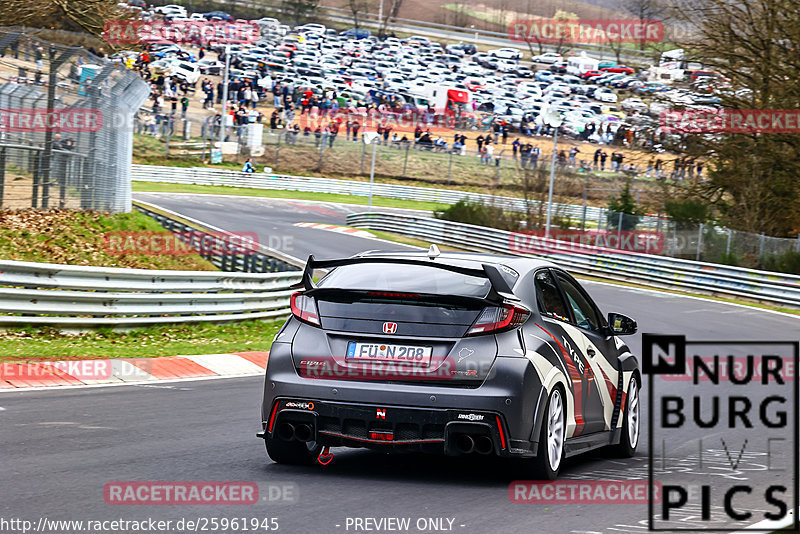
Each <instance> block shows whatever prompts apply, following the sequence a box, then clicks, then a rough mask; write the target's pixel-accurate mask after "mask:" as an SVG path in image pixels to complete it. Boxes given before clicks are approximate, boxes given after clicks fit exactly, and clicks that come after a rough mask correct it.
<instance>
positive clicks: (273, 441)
mask: <svg viewBox="0 0 800 534" xmlns="http://www.w3.org/2000/svg"><path fill="white" fill-rule="evenodd" d="M264 443H265V445H266V446H267V455H269V457H270V458H272V461H274V462H275V463H278V464H288V465H312V464H313V463H314V461H316V459H317V457H318V456H319V452H320V450H321V449H322V446H321V445H317V444H316V442H314V441H310V442H308V443H304V442H302V441H297V440H294V441H285V440H282V439H280V438H278V437H275V438H271V437H269V436H267V438H266V439H265V440H264Z"/></svg>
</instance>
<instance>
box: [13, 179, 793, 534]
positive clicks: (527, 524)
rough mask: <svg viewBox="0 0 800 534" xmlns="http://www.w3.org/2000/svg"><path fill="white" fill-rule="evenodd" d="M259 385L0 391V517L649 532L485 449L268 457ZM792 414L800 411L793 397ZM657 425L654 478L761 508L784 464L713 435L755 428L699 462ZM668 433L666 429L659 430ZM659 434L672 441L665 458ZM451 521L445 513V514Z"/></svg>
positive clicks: (245, 206) (219, 204) (618, 304)
mask: <svg viewBox="0 0 800 534" xmlns="http://www.w3.org/2000/svg"><path fill="white" fill-rule="evenodd" d="M134 197H135V198H136V199H138V200H143V201H147V202H151V203H154V204H157V205H159V206H161V207H163V208H167V209H170V210H173V211H176V212H179V213H181V214H183V215H185V216H188V217H193V218H196V219H199V220H202V221H205V222H209V223H211V224H213V225H215V226H217V227H220V228H223V229H225V230H228V231H234V232H235V231H249V232H253V231H255V232H257V233H258V235H259V238H260V239H261V242H262V243H263V244H267V245H270V246H272V245H274V244H275V243H276V242H275V239H278V240H285V239H288V243H290V246H289V247H285V248H284V250H283V251H284V252H286V253H288V254H291V255H293V256H296V257H299V258H303V259H304V258H305V257H306V256H307V254H309V253H314V254H315V256H316V257H318V258H332V257H341V256H346V255H350V254H352V253H355V252H359V251H362V250H369V249H397V248H398V247H400V245H395V244H390V243H386V242H382V241H379V240H365V239H363V238H360V237H354V236H350V235H343V234H338V233H334V232H330V231H325V230H320V229H316V228H302V227H297V226H294V223H297V222H322V223H329V224H344V223H345V218H346V215H347V214H348V213H350V212H352V211H364V210H365V209H366V207H363V206H354V205H336V204H330V203H311V202H308V201H286V200H278V199H261V198H252V197H235V198H233V197H220V196H217V197H211V196H204V195H178V194H163V193H158V194H155V193H153V194H151V193H135V194H134ZM384 210H385V208H381V211H384ZM270 236H276V237H272V240H273V242H272V243H269V242H268V241H269V240H270ZM276 248H277V247H276ZM585 285H586V287H587V289H588V290H589V291H590V292H591V294H592V295H593V296H594V297H595V299H596V300H597V302H598V304H599V305H600V307H601V309H603V311H605V312H608V311H619V312H622V313H625V314H627V315H630V316H632V317H634V318H636V319H637V320H638V322H639V331H640V332H657V333H667V334H684V335H686V337H687V339H690V340H725V341H730V340H755V341H759V340H785V339H792V338H794V339H796V338H797V332H798V326H799V325H800V321H798V319H797V318H795V317H790V316H788V315H784V314H779V313H772V312H768V311H764V310H759V309H756V308H750V307H744V306H737V305H732V304H727V303H721V302H715V301H710V300H706V299H700V298H691V297H684V296H679V295H673V294H667V293H659V292H655V291H643V290H639V289H633V288H624V287H617V286H612V285H608V284H601V283H595V282H585ZM626 341H628V344H629V345H630V347H631V349H632V350H633V351H634V352H635V353H637V354H638V353H639V352H640V349H641V335H640V334H637V335H635V336H631V337H629V338H627V339H626ZM262 387H263V379H261V378H253V377H248V378H231V379H220V380H209V381H202V380H201V381H193V382H185V383H181V382H177V383H172V384H163V385H159V384H143V385H131V386H119V387H111V388H93V389H73V390H68V391H27V392H13V393H3V394H0V408H3V410H1V411H0V428H2V432H0V451H1V452H0V457H2V460H3V461H2V467H0V487H2V488H3V496H2V498H1V499H0V518H6V519H8V518H23V519H28V520H33V521H36V520H37V519H38V518H39V517H42V516H44V517H48V518H50V519H78V520H80V519H83V520H87V519H115V518H125V519H136V520H141V519H146V518H148V517H153V518H160V519H172V520H178V519H181V518H192V519H197V518H203V517H205V518H210V517H217V518H222V517H227V518H234V517H240V518H265V517H276V518H278V520H279V525H280V529H279V531H280V532H290V533H306V532H308V533H328V532H354V531H356V530H354V528H353V526H352V524H350V526H349V528H348V524H349V523H348V522H347V518H356V517H357V518H364V517H374V518H381V517H408V518H410V519H411V525H412V528H411V529H410V530H408V531H409V532H434V531H436V530H434V529H432V528H424V529H419V530H418V529H417V528H416V521H417V520H418V519H421V518H448V519H452V520H453V523H452V527H450V528H451V531H456V532H459V531H460V532H469V533H470V534H471V533H484V532H487V533H494V532H498V533H499V532H525V533H575V534H578V533H590V532H591V533H612V532H646V531H647V506H646V505H644V504H616V503H614V504H570V503H556V504H529V503H525V504H518V503H512V502H511V501H510V499H509V491H508V490H509V482H511V481H513V480H515V479H516V478H518V474H517V473H518V471H517V469H516V465H515V464H513V463H511V462H507V461H503V460H500V459H494V458H491V457H482V456H471V457H469V458H450V457H438V456H424V455H384V454H379V453H374V452H369V451H364V450H352V449H336V450H335V451H334V453H335V454H334V457H335V460H334V462H333V463H332V464H331V465H329V466H327V467H324V468H323V467H320V466H314V467H303V468H298V467H288V466H281V465H277V464H274V463H273V462H271V461H270V460H269V459H268V458H267V456H266V454H265V451H264V445H263V442H262V441H261V440H259V439H257V438H256V437H255V432H256V431H257V430H259V429H260V415H259V409H260V401H261V393H262ZM696 388H697V386H695V385H693V384H692V383H691V382H669V383H667V382H660V383H659V384H658V387H657V388H656V389H659V390H660V392H664V391H668V392H669V393H671V394H674V395H676V396H682V397H685V398H687V399H688V398H690V397H691V396H692V395H693V394H694V393H696ZM646 390H647V388H645V390H644V391H643V397H642V399H643V402H645V404H646V401H647V398H646V394H645V393H646ZM759 395H761V393H760V392H759V393H758V394H756V395H753V397H754V398H756V397H759ZM645 414H646V412H645ZM793 417H794V419H795V420H796V418H797V412H796V411H794V412H793ZM642 430H643V435H642V441H641V444H640V448H639V453H638V454H637V456H635V457H634V458H633V459H625V460H623V459H619V458H614V457H613V456H611V455H610V454H609V453H608V452H607V451H604V450H600V451H596V452H594V453H590V454H589V455H586V456H579V457H576V458H574V459H570V460H568V461H567V463H566V464H565V466H564V468H563V470H562V473H561V479H562V480H570V481H577V480H646V479H647V466H648V455H647V445H648V441H647V438H648V434H647V426H646V424H645V425H644V426H643V428H642ZM658 432H659V439H658V440H656V441H657V442H656V448H657V449H658V451H656V454H655V456H656V460H657V462H656V463H657V464H658V465H659V469H660V470H659V471H658V473H657V475H658V476H659V477H661V476H663V477H665V478H664V479H665V480H666V479H667V478H666V477H667V475H671V476H679V477H680V480H681V481H683V482H685V483H686V484H689V485H693V486H697V487H699V486H700V485H702V484H711V485H712V486H714V487H716V486H717V485H721V484H723V483H725V484H727V483H728V482H729V481H730V480H733V479H735V480H736V481H737V483H739V484H749V485H752V486H753V487H754V488H755V491H753V493H752V494H751V495H749V496H740V497H737V498H736V504H737V506H738V508H739V509H742V510H750V511H752V512H753V514H754V515H753V516H752V517H751V518H748V519H747V520H743V521H739V522H736V523H733V522H730V521H729V522H726V523H725V524H724V525H722V524H721V523H718V524H717V526H718V527H720V526H721V527H722V528H730V527H736V528H739V527H741V526H744V525H749V524H752V523H755V522H757V521H759V520H761V519H763V512H764V511H766V510H770V509H772V508H771V507H770V505H767V504H765V503H764V499H763V494H762V493H763V490H764V488H765V487H766V486H767V485H769V484H771V483H774V482H775V481H787V480H788V479H787V477H788V476H789V475H787V474H786V472H774V471H769V470H767V469H765V468H763V464H764V457H763V454H756V453H755V452H754V451H751V449H748V450H747V451H746V453H745V454H744V455H742V456H741V462H740V463H739V464H738V465H737V467H736V468H735V469H734V468H733V467H731V466H729V465H728V464H729V463H730V462H729V461H728V458H727V457H726V455H724V454H723V453H722V452H721V447H720V445H719V437H720V435H722V436H724V438H725V439H726V440H727V441H728V445H729V446H730V448H731V449H732V451H731V453H732V454H733V456H734V459H735V457H736V455H737V454H738V451H739V449H740V447H741V446H742V443H743V441H744V439H745V438H747V437H748V436H751V434H748V433H746V431H744V430H742V429H734V430H726V431H724V432H722V431H719V432H716V431H715V429H711V430H709V431H708V433H707V434H705V438H704V439H706V438H707V441H706V442H705V445H703V446H701V448H702V449H704V450H705V451H706V453H705V456H704V462H703V463H702V464H700V463H699V462H698V461H697V460H698V458H697V451H698V445H697V441H696V438H697V435H696V432H695V431H693V430H691V429H690V428H678V429H674V430H672V431H670V433H667V434H665V431H664V430H659V431H658ZM785 432H786V436H785V437H786V439H791V437H792V436H791V435H790V432H789V431H788V430H786V431H785ZM664 436H667V439H666V440H665V441H664V442H661V440H662V439H663V438H664ZM667 442H668V445H667ZM662 445H663V446H664V447H666V448H667V449H668V450H667V452H666V454H665V455H663V456H664V457H665V458H662V455H661V452H663V451H662V450H661V447H662ZM751 452H752V454H751ZM788 456H790V455H787V457H788ZM131 480H133V481H254V482H257V483H259V485H266V484H275V483H293V484H296V486H297V488H298V489H299V499H298V500H297V502H296V503H292V504H256V505H252V506H223V505H204V506H149V505H142V506H127V505H122V506H111V505H108V504H106V502H105V501H104V498H103V487H104V485H105V484H107V483H109V482H112V481H131ZM262 487H263V486H262ZM785 500H789V501H790V500H791V498H790V497H785ZM697 502H698V501H696V500H693V501H692V502H691V503H690V505H687V506H685V507H684V508H683V509H682V511H681V512H680V513H679V514H678V516H677V517H674V520H673V523H671V524H670V525H673V527H672V528H684V529H701V528H707V527H708V526H709V522H708V521H703V520H701V509H700V507H699V505H698V504H697ZM790 507H791V506H790ZM711 514H712V518H714V519H718V520H719V521H722V519H723V516H722V514H723V509H722V504H721V499H720V496H719V495H714V499H713V503H712V507H711ZM448 524H449V523H448V522H447V521H445V522H444V525H445V528H446V527H447V525H448ZM423 526H424V525H423ZM427 526H430V524H428V525H427ZM240 530H241V529H240ZM359 531H362V532H364V531H366V530H359ZM372 531H376V530H372ZM381 531H382V532H389V530H381Z"/></svg>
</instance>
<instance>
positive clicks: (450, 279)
mask: <svg viewBox="0 0 800 534" xmlns="http://www.w3.org/2000/svg"><path fill="white" fill-rule="evenodd" d="M319 287H325V288H336V289H361V290H375V291H402V292H408V293H430V294H434V295H455V296H460V297H477V298H484V297H486V296H487V295H488V294H489V289H491V282H489V279H488V278H483V277H478V276H470V275H466V274H461V273H456V272H453V271H446V270H444V269H438V268H436V267H426V266H424V265H408V264H396V263H369V264H364V263H362V264H355V265H343V266H341V267H338V268H336V269H334V270H333V271H331V272H330V274H328V276H326V277H325V278H323V279H322V280H321V281H320V283H319Z"/></svg>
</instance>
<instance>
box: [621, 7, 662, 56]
mask: <svg viewBox="0 0 800 534" xmlns="http://www.w3.org/2000/svg"><path fill="white" fill-rule="evenodd" d="M622 8H623V9H624V10H625V11H627V12H628V13H630V14H631V15H633V16H634V17H636V19H637V20H639V22H644V21H648V20H660V21H661V22H662V23H663V22H664V20H663V17H664V13H665V11H666V10H665V8H664V0H623V2H622ZM645 42H646V40H645V39H644V38H643V39H642V40H641V41H639V50H644V48H645Z"/></svg>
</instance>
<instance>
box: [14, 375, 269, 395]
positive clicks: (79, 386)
mask: <svg viewBox="0 0 800 534" xmlns="http://www.w3.org/2000/svg"><path fill="white" fill-rule="evenodd" d="M254 376H261V377H263V376H264V371H262V372H260V373H251V374H246V375H233V376H195V377H191V378H169V379H166V380H158V381H153V380H140V381H137V382H112V383H109V384H75V385H69V386H38V387H31V388H9V389H6V388H3V389H0V395H2V394H4V393H25V392H28V391H56V390H57V391H64V390H68V389H88V388H109V387H119V386H136V385H141V384H147V385H160V384H170V383H173V382H198V381H201V380H221V379H223V378H250V377H254Z"/></svg>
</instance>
